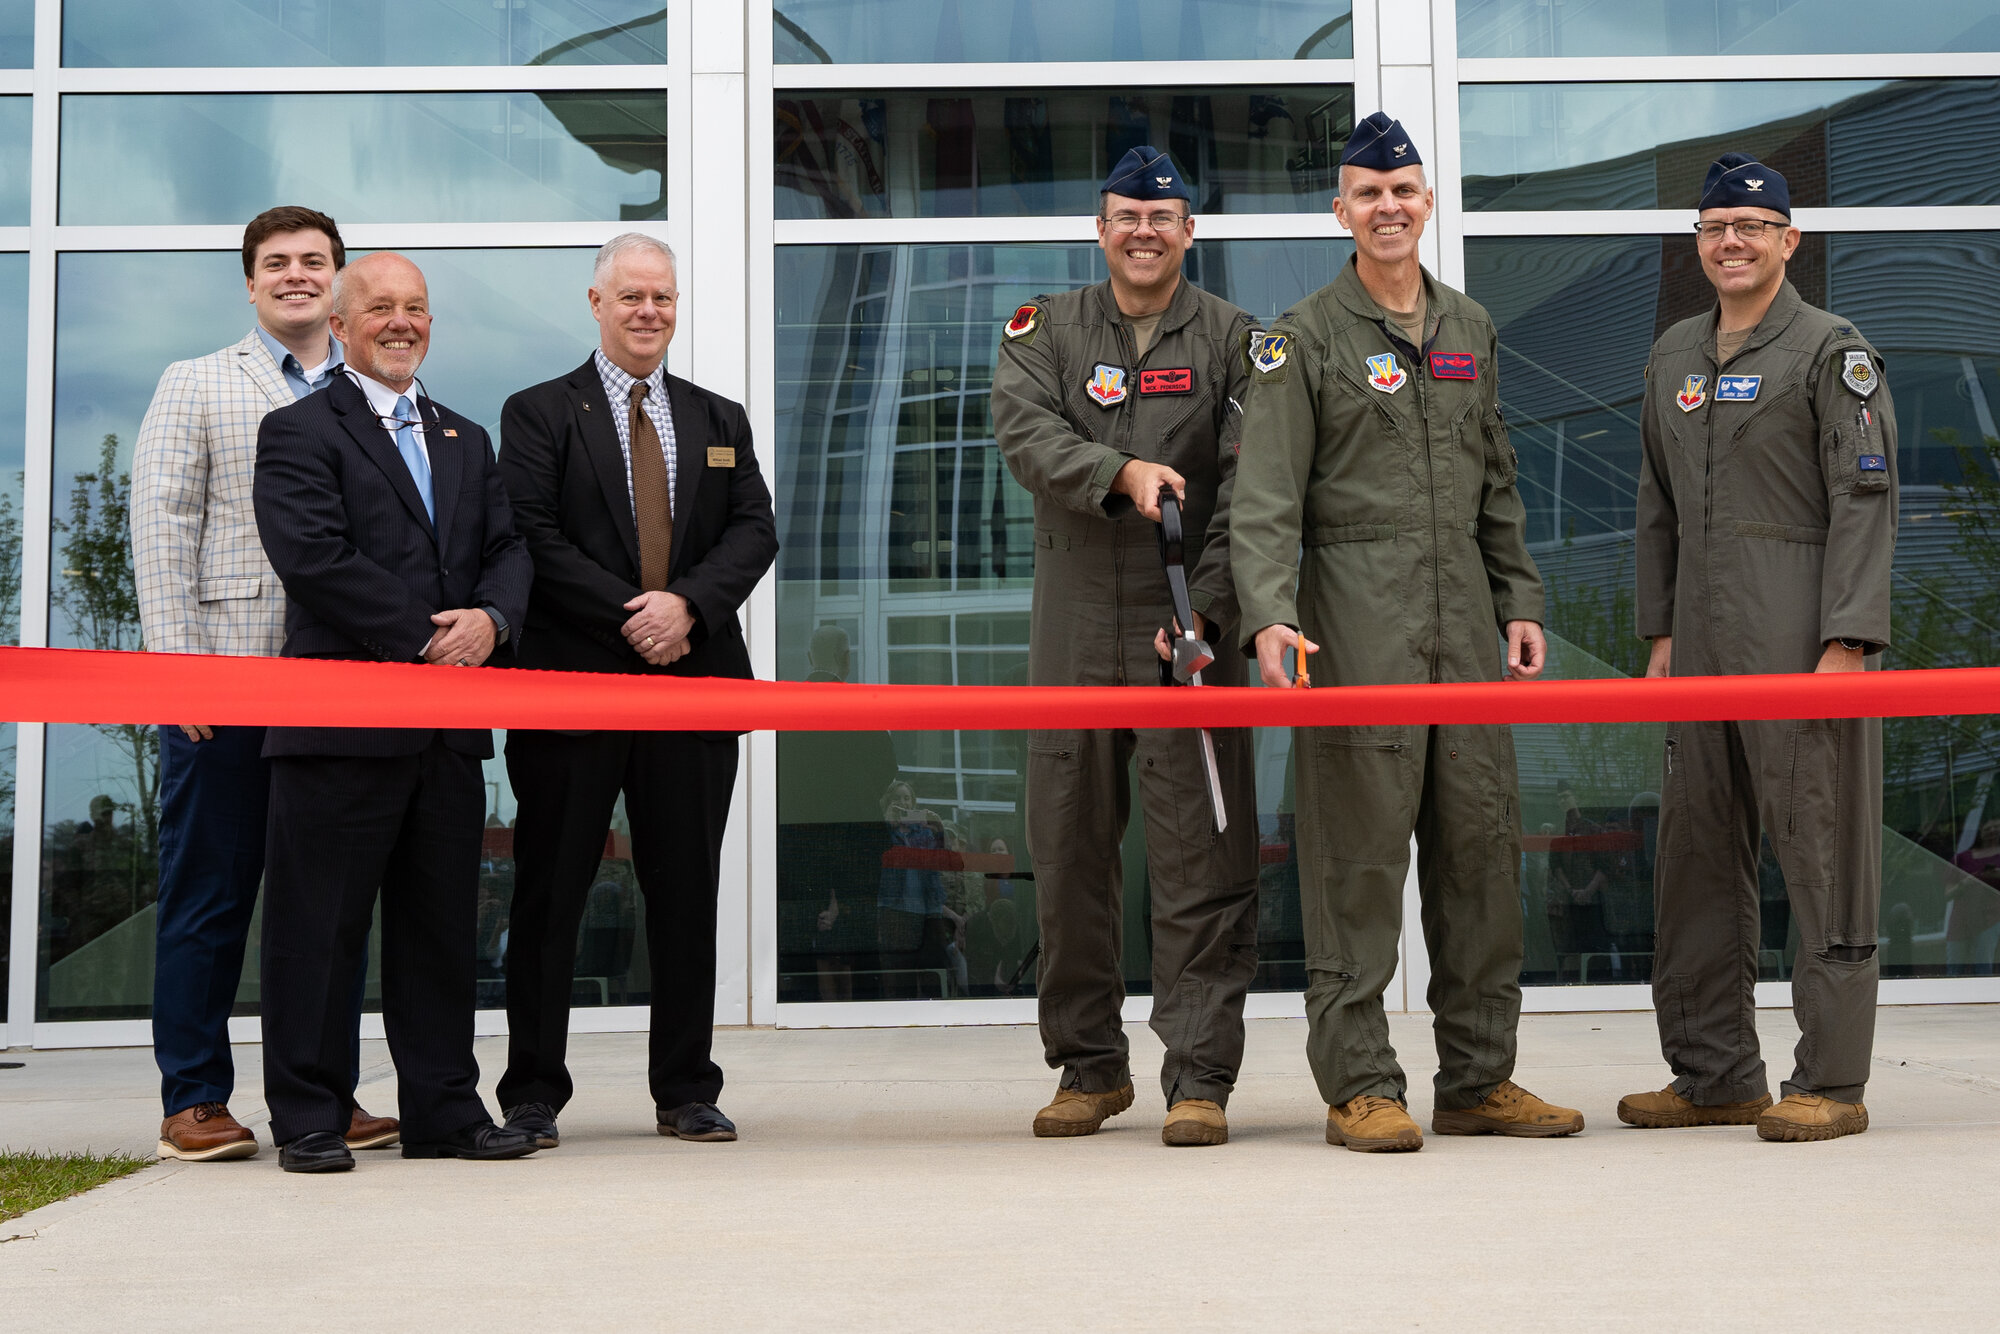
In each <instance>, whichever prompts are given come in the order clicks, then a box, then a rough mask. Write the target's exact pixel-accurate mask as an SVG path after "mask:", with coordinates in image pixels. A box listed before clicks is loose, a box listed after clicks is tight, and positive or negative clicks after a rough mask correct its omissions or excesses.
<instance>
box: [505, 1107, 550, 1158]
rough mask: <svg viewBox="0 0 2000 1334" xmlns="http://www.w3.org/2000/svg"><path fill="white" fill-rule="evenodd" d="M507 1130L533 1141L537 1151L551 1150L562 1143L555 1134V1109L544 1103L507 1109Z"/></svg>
mask: <svg viewBox="0 0 2000 1334" xmlns="http://www.w3.org/2000/svg"><path fill="white" fill-rule="evenodd" d="M507 1129H509V1130H518V1131H520V1132H521V1133H522V1134H523V1135H526V1136H528V1137H529V1138H530V1139H532V1140H534V1141H535V1147H536V1148H538V1149H553V1148H555V1147H556V1145H558V1144H560V1143H562V1136H561V1135H558V1134H557V1133H556V1109H555V1108H553V1107H551V1106H549V1105H548V1104H547V1103H545V1102H524V1103H522V1104H521V1105H520V1106H518V1107H509V1108H508V1109H507Z"/></svg>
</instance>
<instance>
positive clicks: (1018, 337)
mask: <svg viewBox="0 0 2000 1334" xmlns="http://www.w3.org/2000/svg"><path fill="white" fill-rule="evenodd" d="M1041 316H1042V308H1041V307H1040V306H1038V305H1036V304H1035V303H1034V302H1032V301H1030V302H1029V303H1028V304H1027V305H1025V306H1022V307H1021V308H1020V309H1019V310H1017V311H1015V312H1014V315H1013V318H1012V319H1010V320H1008V321H1007V325H1006V327H1005V328H1004V329H1002V330H1001V331H1000V332H1002V333H1004V334H1006V335H1007V338H1008V340H1009V341H1010V342H1023V341H1026V342H1030V343H1032V342H1034V341H1035V328H1036V326H1037V325H1038V324H1039V323H1040V322H1041Z"/></svg>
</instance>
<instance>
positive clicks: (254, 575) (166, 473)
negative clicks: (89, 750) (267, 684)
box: [132, 330, 293, 712]
mask: <svg viewBox="0 0 2000 1334" xmlns="http://www.w3.org/2000/svg"><path fill="white" fill-rule="evenodd" d="M292 401H293V400H292V388H291V386H290V385H288V384H286V383H285V377H284V374H283V372H282V371H280V370H279V368H278V363H277V362H276V361H275V360H274V359H273V358H272V356H271V352H270V349H269V348H267V347H265V346H264V343H263V340H261V339H259V338H258V337H257V334H256V331H255V330H252V331H251V332H250V333H248V334H246V335H245V336H244V338H243V341H242V342H240V343H238V344H236V345H235V346H234V347H226V348H223V349H222V350H221V351H220V352H211V353H209V354H208V355H207V356H205V357H197V358H195V359H194V360H192V361H177V362H175V363H174V364H173V365H171V366H169V367H167V370H166V373H165V374H164V375H162V376H161V377H160V386H159V388H158V389H156V390H154V392H153V402H152V406H151V407H149V408H147V409H146V418H145V421H144V422H142V423H141V424H140V426H139V439H138V443H137V444H136V445H135V446H134V447H133V452H132V569H133V573H134V575H135V576H136V578H137V583H138V592H139V624H140V627H141V629H142V630H143V632H144V635H145V644H146V647H147V648H149V649H151V650H152V651H154V652H156V653H223V654H235V655H239V656H263V657H275V656H277V654H278V651H279V650H280V649H281V648H283V647H284V643H285V589H284V585H282V584H281V583H279V582H278V576H277V575H275V574H273V573H272V572H271V564H270V562H269V561H268V560H266V559H265V557H264V544H263V543H262V542H260V541H259V540H258V538H257V514H256V511H255V509H254V508H253V507H252V505H251V500H250V483H251V478H252V474H253V472H254V470H255V468H256V464H257V424H258V423H259V422H261V421H263V420H264V414H265V413H267V412H269V411H270V410H271V409H273V408H279V407H283V406H285V405H286V404H287V403H290V402H292ZM197 712H198V711H197Z"/></svg>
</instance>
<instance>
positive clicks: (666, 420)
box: [596, 347, 680, 523]
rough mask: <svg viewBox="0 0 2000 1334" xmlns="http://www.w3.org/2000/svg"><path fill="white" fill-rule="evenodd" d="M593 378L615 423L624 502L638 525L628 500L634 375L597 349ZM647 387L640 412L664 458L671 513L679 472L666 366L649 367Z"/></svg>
mask: <svg viewBox="0 0 2000 1334" xmlns="http://www.w3.org/2000/svg"><path fill="white" fill-rule="evenodd" d="M596 356H597V375H598V378H599V379H601V380H603V381H604V396H605V397H606V398H608V399H610V400H611V419H612V420H613V421H615V422H617V423H618V452H619V453H620V454H622V455H624V457H625V499H626V500H627V501H629V502H630V503H631V506H632V522H634V523H637V522H638V521H639V502H638V501H637V500H634V499H633V497H632V386H633V385H635V384H637V383H639V377H638V376H636V375H627V374H626V373H625V372H624V371H623V370H621V369H619V366H618V363H617V362H615V361H613V360H612V359H611V358H609V357H607V356H605V355H604V349H603V348H601V347H600V348H598V349H597V353H596ZM646 383H647V385H649V386H650V387H649V388H648V389H647V390H646V397H645V400H644V404H643V406H644V408H645V411H646V416H647V417H649V418H650V419H651V420H652V423H653V429H654V430H655V431H656V432H658V433H659V437H660V451H661V452H662V453H664V454H665V455H666V456H667V513H668V514H669V515H671V514H672V513H673V512H674V488H675V487H677V486H679V485H680V469H679V467H678V464H677V460H676V459H675V457H674V456H675V454H676V452H677V451H676V450H675V449H674V410H673V407H672V405H670V404H669V403H668V402H667V363H666V362H664V361H663V362H661V363H660V364H659V365H657V366H655V367H653V373H652V374H651V375H648V376H647V377H646Z"/></svg>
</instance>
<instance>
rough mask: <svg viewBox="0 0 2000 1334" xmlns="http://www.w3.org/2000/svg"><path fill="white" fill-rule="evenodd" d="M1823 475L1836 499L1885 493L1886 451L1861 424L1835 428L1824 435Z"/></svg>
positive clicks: (1869, 430) (1886, 475)
mask: <svg viewBox="0 0 2000 1334" xmlns="http://www.w3.org/2000/svg"><path fill="white" fill-rule="evenodd" d="M1826 475H1827V479H1828V481H1829V482H1831V484H1832V485H1831V486H1830V487H1829V488H1828V489H1829V490H1830V491H1831V492H1832V494H1834V495H1836V496H1839V495H1850V494H1852V495H1866V494H1868V493H1870V492H1880V491H1887V490H1888V489H1889V458H1888V452H1887V449H1886V447H1885V446H1884V445H1883V444H1882V442H1881V441H1880V440H1879V439H1878V438H1877V437H1876V433H1875V432H1874V431H1873V430H1871V429H1869V428H1868V427H1867V426H1864V425H1863V424H1862V423H1861V422H1858V421H1855V422H1848V423H1846V424H1845V425H1839V426H1835V427H1833V428H1832V429H1831V430H1829V431H1828V432H1827V433H1826Z"/></svg>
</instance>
